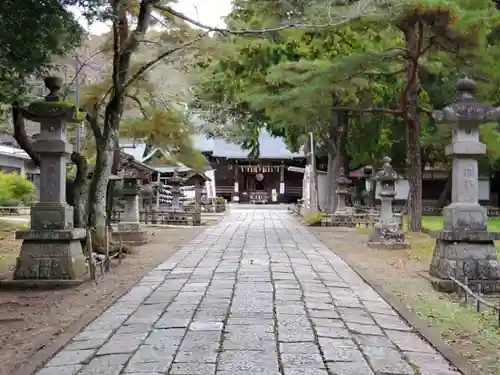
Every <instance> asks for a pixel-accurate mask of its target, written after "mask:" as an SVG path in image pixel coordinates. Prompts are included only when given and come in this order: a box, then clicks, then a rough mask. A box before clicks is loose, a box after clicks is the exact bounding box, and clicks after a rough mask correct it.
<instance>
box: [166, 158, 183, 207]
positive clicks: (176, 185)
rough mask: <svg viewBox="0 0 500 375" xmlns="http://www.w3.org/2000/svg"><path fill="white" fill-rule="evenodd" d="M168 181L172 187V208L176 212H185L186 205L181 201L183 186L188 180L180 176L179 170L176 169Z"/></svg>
mask: <svg viewBox="0 0 500 375" xmlns="http://www.w3.org/2000/svg"><path fill="white" fill-rule="evenodd" d="M167 181H168V182H169V184H170V185H171V189H170V192H171V193H172V204H171V208H172V209H173V210H174V211H184V204H183V202H182V200H181V196H182V192H181V186H183V185H184V183H185V182H186V181H187V178H185V177H181V176H179V169H178V168H175V169H174V173H173V175H172V177H170V178H168V179H167Z"/></svg>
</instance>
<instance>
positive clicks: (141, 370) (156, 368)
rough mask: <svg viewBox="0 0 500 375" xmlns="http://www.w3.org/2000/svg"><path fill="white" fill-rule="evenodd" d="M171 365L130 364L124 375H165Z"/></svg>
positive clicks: (154, 363) (153, 363) (157, 363)
mask: <svg viewBox="0 0 500 375" xmlns="http://www.w3.org/2000/svg"><path fill="white" fill-rule="evenodd" d="M169 367H170V364H165V363H162V362H130V363H129V364H127V365H126V366H125V368H124V369H123V374H127V375H131V374H141V375H156V374H165V373H166V372H167V370H168V368H169Z"/></svg>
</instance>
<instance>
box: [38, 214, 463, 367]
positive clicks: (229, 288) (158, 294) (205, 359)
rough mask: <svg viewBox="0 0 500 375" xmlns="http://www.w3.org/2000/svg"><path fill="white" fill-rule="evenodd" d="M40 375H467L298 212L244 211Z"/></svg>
mask: <svg viewBox="0 0 500 375" xmlns="http://www.w3.org/2000/svg"><path fill="white" fill-rule="evenodd" d="M417 368H419V370H420V372H417V371H416V369H417ZM37 374H38V375H75V374H79V375H91V374H92V375H97V374H102V375H118V374H128V375H131V374H135V375H139V374H142V375H144V374H148V375H157V374H175V375H214V374H217V375H280V374H282V375H283V374H284V375H328V374H330V375H332V374H335V375H373V374H384V375H385V374H398V375H406V374H407V375H414V374H421V375H453V374H455V375H458V373H457V372H454V371H452V370H451V369H450V368H449V366H448V364H447V362H446V361H445V360H444V358H443V357H442V356H441V355H440V354H438V353H437V352H436V351H435V350H434V349H433V348H432V347H431V346H429V345H428V344H427V343H426V342H424V341H423V340H422V339H420V338H419V336H418V335H417V334H415V333H414V332H412V328H411V327H409V326H408V325H407V324H406V323H405V322H404V321H402V320H401V319H400V318H399V317H398V315H397V314H396V313H395V312H394V311H393V310H392V309H391V307H390V306H389V305H388V304H387V303H386V302H384V300H383V299H382V298H381V297H380V296H379V295H378V294H377V293H376V292H375V291H374V290H373V289H372V288H371V287H369V286H368V285H367V284H365V283H364V282H363V281H362V280H361V279H360V278H359V276H357V275H356V274H355V273H354V272H353V271H352V269H351V268H350V267H349V266H348V265H347V264H346V263H344V262H343V261H342V260H341V259H339V258H338V257H337V256H336V255H334V254H333V253H332V252H331V251H330V250H329V249H328V248H327V247H326V246H324V245H323V244H322V243H320V242H319V241H318V240H317V239H316V238H315V237H314V236H313V235H312V234H311V233H310V232H309V231H308V230H307V229H306V228H304V227H301V226H300V225H299V224H298V223H297V222H296V221H295V220H294V219H293V218H291V217H290V216H288V215H287V213H286V212H280V211H272V210H237V209H235V210H233V211H232V212H231V213H229V214H228V216H226V218H225V219H224V220H223V221H222V222H220V223H219V224H218V225H217V226H216V227H212V228H209V229H207V230H206V231H205V232H204V233H203V234H201V235H199V236H198V237H197V238H196V239H195V240H193V241H192V242H191V243H189V244H187V245H186V246H184V247H182V248H181V249H180V250H179V251H178V252H177V253H176V254H175V255H174V256H173V257H171V258H170V259H168V260H167V261H165V262H164V263H163V264H161V265H159V266H158V267H157V268H156V269H155V270H154V271H152V272H150V273H149V274H148V275H147V276H145V277H144V278H143V279H142V280H141V281H140V282H139V283H138V284H136V285H135V286H134V287H133V288H132V289H131V290H130V292H128V293H127V294H126V295H124V296H123V297H122V298H120V299H119V300H118V301H117V302H116V303H115V304H114V305H112V306H111V307H110V308H109V309H108V310H107V311H106V312H105V313H104V314H102V315H101V316H100V317H98V318H97V319H96V320H94V321H93V322H92V323H91V324H90V325H89V326H87V327H86V328H85V329H84V330H83V331H81V332H80V333H79V334H78V335H77V336H76V337H75V338H74V339H73V341H71V342H70V343H69V344H68V345H67V346H66V347H65V348H64V349H63V350H62V351H60V352H59V353H58V354H57V355H56V356H55V357H54V358H53V359H52V360H51V361H50V362H48V364H47V365H46V367H45V368H43V369H42V370H40V371H39V372H38V373H37Z"/></svg>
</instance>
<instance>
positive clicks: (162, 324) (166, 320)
mask: <svg viewBox="0 0 500 375" xmlns="http://www.w3.org/2000/svg"><path fill="white" fill-rule="evenodd" d="M190 323H191V316H189V317H186V318H181V317H178V316H176V315H171V314H168V313H165V314H163V315H162V316H161V317H160V319H158V321H157V322H156V324H155V325H154V327H155V328H157V329H167V328H187V327H189V324H190Z"/></svg>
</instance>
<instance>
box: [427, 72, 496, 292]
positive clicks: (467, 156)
mask: <svg viewBox="0 0 500 375" xmlns="http://www.w3.org/2000/svg"><path fill="white" fill-rule="evenodd" d="M475 91H476V83H475V82H474V81H473V80H471V79H469V78H464V79H460V80H458V83H457V101H456V102H455V103H453V104H451V105H449V106H447V107H445V108H444V109H443V110H442V111H436V112H434V118H435V119H436V122H438V123H444V124H451V125H452V126H453V132H452V141H451V144H450V145H448V146H447V147H446V154H447V155H450V156H452V157H453V167H452V199H451V200H452V202H451V204H450V205H449V206H447V207H445V208H444V209H443V221H444V228H443V230H441V231H439V233H438V234H437V239H436V245H435V248H434V255H433V258H432V262H431V266H430V275H431V276H432V277H433V279H432V280H431V281H432V285H433V286H434V287H435V288H436V289H438V290H443V291H454V290H455V288H456V287H455V285H454V283H453V282H452V281H451V280H450V276H452V277H454V278H455V279H457V280H461V281H463V280H464V279H465V278H467V279H468V282H469V283H471V284H474V283H481V284H482V290H483V292H485V293H487V292H494V291H495V290H500V283H499V281H500V264H499V263H498V259H497V251H496V248H495V245H494V242H493V241H494V240H498V239H500V233H492V232H488V215H487V209H486V208H485V207H482V206H481V205H480V204H479V189H478V184H479V179H478V177H479V175H478V162H477V160H478V158H479V157H480V156H481V155H484V154H485V153H486V145H485V144H483V143H481V142H480V140H479V126H480V125H481V124H485V123H488V122H494V121H498V120H499V119H500V108H493V107H491V106H489V105H488V104H482V103H477V102H476V100H475Z"/></svg>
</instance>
